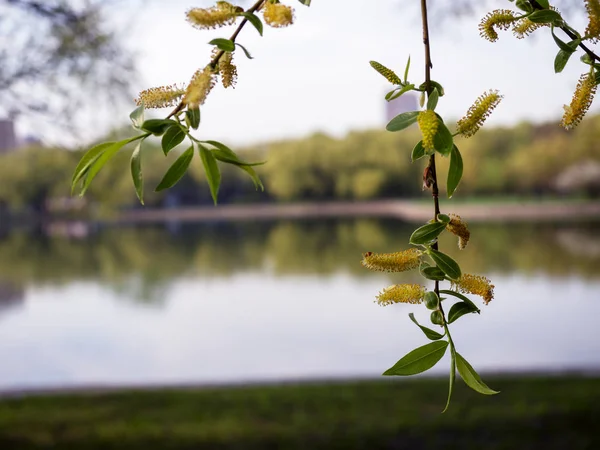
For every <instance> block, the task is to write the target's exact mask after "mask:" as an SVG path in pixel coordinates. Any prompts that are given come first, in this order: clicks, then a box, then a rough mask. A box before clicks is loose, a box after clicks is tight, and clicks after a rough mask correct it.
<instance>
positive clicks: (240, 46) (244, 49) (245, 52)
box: [235, 42, 254, 59]
mask: <svg viewBox="0 0 600 450" xmlns="http://www.w3.org/2000/svg"><path fill="white" fill-rule="evenodd" d="M235 45H237V46H238V47H239V48H241V49H242V50H243V51H244V54H245V55H246V58H248V59H254V58H252V55H251V54H250V52H249V51H248V50H247V49H246V47H244V46H243V45H242V44H238V43H237V42H236V43H235Z"/></svg>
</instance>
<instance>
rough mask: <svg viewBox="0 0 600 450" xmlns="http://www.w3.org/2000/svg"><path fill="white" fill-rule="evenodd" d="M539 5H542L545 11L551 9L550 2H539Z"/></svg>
mask: <svg viewBox="0 0 600 450" xmlns="http://www.w3.org/2000/svg"><path fill="white" fill-rule="evenodd" d="M537 4H538V5H540V6H541V7H542V8H544V9H549V8H550V2H549V1H548V0H537Z"/></svg>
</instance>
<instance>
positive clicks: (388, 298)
mask: <svg viewBox="0 0 600 450" xmlns="http://www.w3.org/2000/svg"><path fill="white" fill-rule="evenodd" d="M425 292H426V291H425V288H424V287H423V286H421V285H418V284H396V285H394V286H390V287H388V288H385V289H384V290H383V291H382V292H380V293H379V294H378V295H377V300H376V302H377V303H379V304H380V305H381V306H387V305H391V304H394V303H411V304H418V303H421V302H422V301H423V297H424V296H425Z"/></svg>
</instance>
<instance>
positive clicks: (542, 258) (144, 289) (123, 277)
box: [0, 219, 600, 302]
mask: <svg viewBox="0 0 600 450" xmlns="http://www.w3.org/2000/svg"><path fill="white" fill-rule="evenodd" d="M595 226H596V224H589V225H586V224H578V225H572V224H571V225H553V224H514V225H510V224H501V225H498V224H496V225H480V224H477V225H474V226H473V227H472V232H473V238H472V242H471V243H470V245H469V246H468V247H467V249H466V250H465V251H462V252H460V255H459V250H458V248H457V246H456V242H455V239H454V237H453V236H451V235H445V236H443V239H442V246H443V247H442V248H443V249H445V250H446V251H448V253H450V254H451V255H453V256H455V257H460V261H461V265H462V266H463V269H464V271H465V272H476V273H483V272H500V273H510V272H514V271H517V272H521V273H525V274H530V273H546V274H550V275H552V276H564V275H573V274H575V275H580V276H584V277H597V276H598V275H600V271H599V270H598V269H597V267H598V264H599V263H600V236H598V235H597V234H596V233H595V232H594V229H595ZM411 228H413V227H412V226H410V225H406V224H403V223H400V222H397V221H393V220H375V219H368V220H367V219H362V220H354V221H350V220H344V221H335V220H327V221H296V222H292V221H287V222H278V223H213V224H196V225H184V226H182V227H181V229H180V230H179V231H178V232H177V233H169V232H168V231H167V230H166V229H165V228H161V227H140V228H134V227H130V228H107V229H104V230H101V231H99V232H98V233H95V234H93V235H91V236H90V237H88V238H86V239H84V240H73V239H69V238H66V237H59V236H55V237H48V236H39V235H29V234H26V233H24V232H14V233H12V234H10V235H8V236H6V237H4V238H3V239H1V240H0V282H4V283H9V284H10V285H11V286H14V289H16V290H15V292H18V289H20V288H22V287H23V286H25V285H36V286H37V285H47V284H52V285H56V284H59V285H60V284H64V283H69V282H71V281H86V280H91V281H96V282H100V283H102V284H104V285H106V286H109V287H110V288H112V289H114V290H115V291H117V292H119V293H121V294H123V295H124V296H125V297H129V298H132V299H135V300H139V301H149V302H160V300H161V299H162V298H164V297H165V293H166V290H168V289H169V287H170V285H171V283H172V282H173V281H175V280H176V279H178V278H181V277H205V276H229V275H232V274H236V273H241V272H248V271H261V270H266V269H267V268H268V269H269V270H273V271H274V273H275V274H278V275H298V274H300V275H302V274H311V275H328V274H332V273H350V274H352V275H353V276H364V277H368V276H373V274H372V273H370V272H369V271H366V270H364V269H363V268H362V267H361V266H360V263H359V261H360V256H361V254H362V253H363V252H365V251H394V250H400V249H403V248H406V246H407V245H406V242H407V241H408V236H409V234H410V232H411ZM415 277H416V273H414V274H403V275H390V276H389V278H390V283H392V282H400V281H405V282H407V281H411V280H416V278H415ZM1 289H2V285H1V284H0V291H1ZM0 294H1V292H0ZM0 296H1V295H0Z"/></svg>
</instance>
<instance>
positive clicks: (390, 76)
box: [369, 61, 402, 86]
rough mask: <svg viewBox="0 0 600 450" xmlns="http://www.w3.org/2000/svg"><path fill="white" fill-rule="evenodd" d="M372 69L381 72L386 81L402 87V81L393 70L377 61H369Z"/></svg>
mask: <svg viewBox="0 0 600 450" xmlns="http://www.w3.org/2000/svg"><path fill="white" fill-rule="evenodd" d="M369 64H371V67H372V68H373V69H375V70H376V71H377V72H379V73H380V74H381V75H382V76H383V77H384V78H385V79H386V80H388V81H389V82H390V83H392V84H393V85H395V86H400V85H401V84H402V80H401V79H400V77H399V76H398V75H396V73H395V72H394V71H393V70H392V69H388V68H387V67H385V66H384V65H383V64H379V63H378V62H377V61H369Z"/></svg>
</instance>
